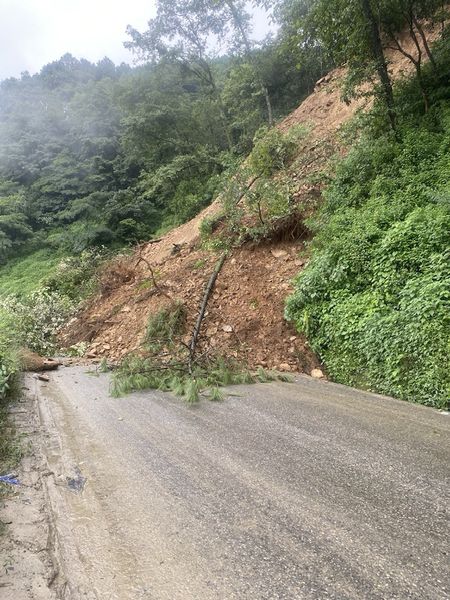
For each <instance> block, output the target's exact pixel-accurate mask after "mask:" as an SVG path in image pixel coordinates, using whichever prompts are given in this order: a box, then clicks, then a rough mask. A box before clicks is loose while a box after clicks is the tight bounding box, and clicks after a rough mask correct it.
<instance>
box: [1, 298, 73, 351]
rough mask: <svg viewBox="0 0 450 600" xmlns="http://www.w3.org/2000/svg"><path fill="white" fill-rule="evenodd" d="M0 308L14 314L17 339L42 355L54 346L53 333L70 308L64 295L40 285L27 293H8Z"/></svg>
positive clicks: (52, 349)
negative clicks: (12, 294) (23, 295)
mask: <svg viewBox="0 0 450 600" xmlns="http://www.w3.org/2000/svg"><path fill="white" fill-rule="evenodd" d="M0 309H1V310H2V311H5V312H6V313H8V314H10V315H11V316H12V317H13V318H14V324H15V331H16V335H17V342H18V343H20V344H21V345H22V346H26V347H27V348H30V350H34V351H35V352H38V353H40V354H42V355H48V354H51V353H52V352H54V350H55V349H56V334H57V332H58V330H59V328H60V327H61V326H62V325H63V324H64V323H65V321H66V320H67V318H68V317H69V315H70V314H71V313H72V312H73V310H74V303H73V302H71V300H70V299H69V298H68V297H67V296H62V295H61V294H59V293H58V292H52V291H49V290H48V289H45V288H41V289H39V290H36V291H34V292H32V293H31V294H30V295H29V296H26V297H22V298H18V297H14V296H8V297H6V298H4V299H2V300H1V302H0Z"/></svg>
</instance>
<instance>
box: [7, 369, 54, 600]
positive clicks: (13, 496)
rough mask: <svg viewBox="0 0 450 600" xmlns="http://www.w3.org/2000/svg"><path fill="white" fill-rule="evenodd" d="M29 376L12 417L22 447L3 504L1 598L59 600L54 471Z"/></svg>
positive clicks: (11, 599)
mask: <svg viewBox="0 0 450 600" xmlns="http://www.w3.org/2000/svg"><path fill="white" fill-rule="evenodd" d="M31 385H33V380H32V379H31V376H30V377H28V378H26V381H24V385H23V388H22V389H23V395H22V398H21V399H20V400H19V401H18V402H17V404H15V405H13V407H12V409H11V417H12V420H13V422H14V425H15V428H16V430H17V433H18V435H19V438H20V443H21V444H22V445H23V448H24V452H25V456H24V458H23V459H22V462H21V464H20V468H19V473H20V485H18V486H15V487H11V489H10V492H11V493H10V495H8V496H7V497H6V499H5V500H4V501H3V502H1V503H0V522H1V523H3V524H4V527H5V531H4V535H3V536H1V537H0V597H1V598H2V600H31V599H32V600H59V598H60V596H59V595H58V594H57V592H56V589H55V582H56V581H57V579H58V575H59V566H58V563H57V561H56V558H55V552H54V550H55V529H54V526H53V523H52V519H51V517H50V511H49V503H48V494H47V486H46V478H47V477H48V475H49V471H48V469H47V466H46V462H45V459H44V455H43V452H42V441H43V440H44V439H45V433H44V432H43V431H42V426H41V422H40V418H39V411H38V403H37V397H36V395H35V394H34V393H33V391H32V389H31Z"/></svg>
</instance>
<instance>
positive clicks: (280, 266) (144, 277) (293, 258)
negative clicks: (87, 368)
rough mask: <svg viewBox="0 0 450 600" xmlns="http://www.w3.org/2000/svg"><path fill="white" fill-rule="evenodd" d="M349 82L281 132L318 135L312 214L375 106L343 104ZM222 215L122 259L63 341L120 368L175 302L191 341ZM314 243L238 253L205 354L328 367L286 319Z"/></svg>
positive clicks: (305, 188)
mask: <svg viewBox="0 0 450 600" xmlns="http://www.w3.org/2000/svg"><path fill="white" fill-rule="evenodd" d="M406 43H407V42H406V41H405V44H406ZM410 50H411V51H413V49H412V48H410ZM411 66H412V65H411V63H410V62H409V61H408V59H406V58H405V57H404V56H401V55H399V54H398V53H392V55H391V56H390V69H391V72H392V74H393V75H394V76H395V77H396V78H398V77H400V76H402V75H403V74H408V73H410V72H411ZM343 76H344V71H343V70H342V69H339V70H336V71H334V72H332V73H330V74H329V75H327V76H326V77H325V78H323V79H322V80H320V81H319V82H318V83H317V85H316V88H315V91H314V93H313V94H312V95H311V96H309V97H308V98H307V99H306V100H305V101H304V102H303V103H302V104H301V105H300V106H299V108H298V109H297V110H295V111H294V112H293V113H292V114H291V115H289V116H288V117H287V118H286V119H285V120H284V121H282V122H281V123H280V124H279V126H278V127H279V128H280V130H282V131H283V132H286V131H289V130H290V129H291V128H292V127H293V126H295V125H299V124H301V125H304V126H306V127H307V129H308V134H307V135H306V137H303V139H302V140H301V141H300V143H299V144H298V147H297V150H296V157H295V159H294V160H293V161H292V162H291V166H290V169H289V173H290V178H291V181H292V186H293V188H294V191H293V198H294V199H295V201H296V202H297V204H298V205H299V206H301V207H302V211H303V213H304V215H305V216H307V215H308V214H310V213H311V212H312V211H313V210H314V208H315V207H316V206H317V203H318V202H319V201H320V195H321V187H322V184H321V183H320V181H321V180H322V179H321V177H320V174H321V173H323V171H324V170H326V169H328V167H329V163H330V159H331V158H332V157H334V156H336V155H337V154H342V153H343V152H345V149H344V148H343V147H342V146H341V145H340V144H339V141H338V136H337V135H336V134H337V132H338V131H339V129H340V128H341V127H342V125H344V124H345V123H347V122H348V121H349V120H350V119H351V118H352V117H353V116H354V114H355V112H356V111H357V110H358V109H359V108H361V107H363V106H364V105H365V104H367V103H369V102H370V99H368V98H367V96H366V97H361V98H359V99H357V100H354V101H353V102H351V103H349V104H348V103H345V102H343V101H342V100H341V83H342V79H343ZM220 208H221V203H220V199H218V200H216V201H215V202H214V203H213V204H211V206H209V207H208V208H207V209H205V210H204V211H203V212H202V213H200V214H199V215H198V216H197V217H196V218H194V219H193V220H191V221H190V222H188V223H186V224H184V225H182V226H181V227H178V228H177V229H175V230H173V231H171V232H169V233H168V234H167V235H165V236H164V237H163V238H162V239H161V240H159V241H157V242H154V241H153V242H150V243H148V244H143V245H141V246H139V247H137V248H136V249H135V251H134V253H133V254H132V255H131V256H130V257H127V258H122V259H120V260H119V261H113V262H112V263H111V264H110V265H109V266H108V267H107V268H106V270H105V272H104V274H103V277H102V286H101V292H100V293H99V294H98V295H97V296H96V297H95V298H93V299H91V301H90V302H89V303H88V304H87V305H86V306H85V307H84V308H83V309H82V310H81V312H80V313H79V314H78V315H77V316H76V317H75V318H74V319H73V320H72V321H71V322H70V324H69V325H68V326H67V327H66V329H65V331H64V332H63V334H62V342H63V344H64V345H65V346H70V345H72V344H76V343H79V342H88V343H89V347H88V352H87V355H88V356H89V357H90V358H91V359H93V360H99V359H100V358H102V357H107V358H109V359H111V360H112V361H119V360H120V359H121V358H123V357H124V356H125V355H127V354H128V353H130V352H133V351H137V350H139V348H140V346H141V342H142V338H143V335H144V333H145V329H146V325H147V322H148V318H149V316H150V315H152V314H155V313H156V312H157V311H158V310H160V309H161V308H162V307H164V306H166V305H167V304H168V303H170V302H172V301H173V300H181V301H182V302H183V304H184V305H185V306H186V308H187V312H188V316H187V328H186V339H185V341H186V342H188V340H189V338H190V335H191V332H192V328H193V325H194V322H195V319H196V316H197V314H198V310H199V305H200V302H201V298H202V295H203V292H204V288H205V285H206V282H207V280H208V277H209V275H210V273H211V271H212V269H213V267H214V264H215V262H216V260H217V255H216V254H215V253H213V252H211V251H207V250H204V249H202V244H201V240H200V233H199V227H200V224H201V223H202V221H203V219H205V218H206V217H211V216H212V215H215V214H217V213H218V212H219V211H220ZM308 238H309V233H308V230H307V229H306V228H305V227H303V226H300V227H295V228H290V229H286V231H280V232H278V234H277V235H276V236H275V237H272V239H265V240H264V241H262V242H260V243H258V244H255V243H253V244H252V243H247V244H244V245H242V246H241V247H238V248H234V249H232V250H231V251H230V253H229V255H228V257H227V260H226V262H225V264H224V267H223V269H222V271H221V273H220V276H219V278H218V281H217V284H216V288H215V290H214V293H213V296H212V298H211V299H210V302H209V304H208V310H207V312H206V315H205V319H204V322H203V324H202V329H201V337H200V347H201V349H202V351H212V352H214V353H215V354H219V355H226V356H231V357H235V358H237V359H239V360H242V361H246V362H247V363H248V365H249V366H250V367H256V366H258V365H262V366H264V367H268V368H276V369H279V370H284V371H301V372H307V373H309V372H311V370H312V369H313V368H315V367H317V366H318V364H319V363H318V359H317V358H316V357H315V356H314V354H313V352H312V351H311V349H310V348H309V346H308V343H307V341H306V340H305V339H304V338H303V337H302V336H301V335H299V334H298V333H297V332H296V331H295V330H294V328H293V327H292V326H291V325H290V324H288V323H286V321H285V320H284V318H283V313H284V301H285V298H286V296H287V295H288V294H289V293H290V291H291V283H290V282H291V280H292V278H293V277H294V276H295V275H296V274H297V273H298V272H299V271H300V270H301V269H302V268H303V267H304V266H305V265H306V264H307V260H308V259H307V253H305V252H304V251H305V249H306V246H305V244H306V243H307V241H308ZM301 256H302V257H301ZM155 283H156V286H155Z"/></svg>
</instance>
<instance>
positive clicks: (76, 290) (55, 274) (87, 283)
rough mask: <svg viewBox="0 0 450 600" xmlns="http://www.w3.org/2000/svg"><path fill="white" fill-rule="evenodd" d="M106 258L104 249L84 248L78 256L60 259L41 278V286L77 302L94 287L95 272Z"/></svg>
mask: <svg viewBox="0 0 450 600" xmlns="http://www.w3.org/2000/svg"><path fill="white" fill-rule="evenodd" d="M107 258H108V254H107V253H106V252H105V250H104V249H102V248H99V249H90V250H84V251H83V252H82V253H81V254H80V255H79V256H72V257H68V258H64V259H63V260H61V261H60V262H59V263H58V265H57V266H56V268H55V269H53V270H52V272H51V273H50V274H49V275H48V276H47V277H46V278H44V279H43V281H42V287H44V288H46V289H47V290H48V291H49V292H54V293H57V294H59V295H61V296H63V297H66V298H68V299H69V300H71V301H73V302H79V301H80V300H81V299H83V298H85V297H86V296H88V295H89V294H92V293H93V291H94V290H95V288H96V285H97V281H96V273H97V271H98V269H99V267H100V266H101V265H102V264H103V263H104V261H105V260H106V259H107Z"/></svg>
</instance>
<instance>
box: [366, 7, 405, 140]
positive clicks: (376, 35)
mask: <svg viewBox="0 0 450 600" xmlns="http://www.w3.org/2000/svg"><path fill="white" fill-rule="evenodd" d="M361 4H362V9H363V13H364V16H365V19H366V21H367V25H368V26H369V30H370V38H371V45H372V54H373V57H374V59H375V62H376V69H377V73H378V78H379V80H380V83H381V87H382V90H383V95H384V101H385V104H386V108H387V114H388V117H389V122H390V124H391V128H392V130H393V131H396V130H397V122H396V121H397V120H396V113H395V102H394V93H393V91H392V83H391V78H390V77H389V72H388V68H387V63H386V57H385V56H384V51H383V45H382V43H381V37H380V30H379V28H378V23H377V21H376V19H375V15H374V14H373V11H372V7H371V5H370V0H361Z"/></svg>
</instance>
